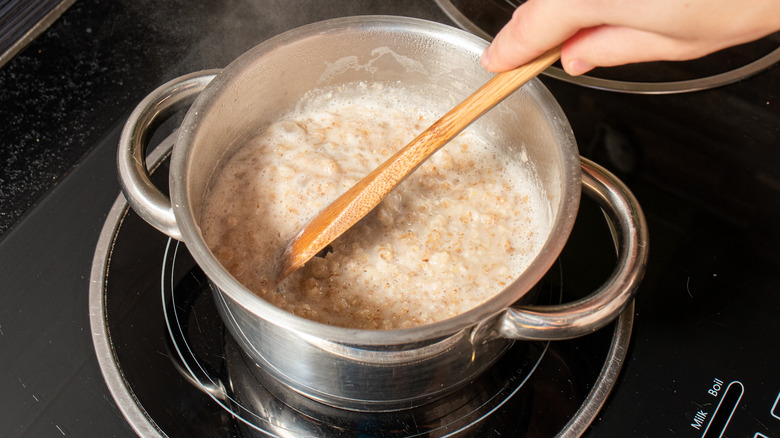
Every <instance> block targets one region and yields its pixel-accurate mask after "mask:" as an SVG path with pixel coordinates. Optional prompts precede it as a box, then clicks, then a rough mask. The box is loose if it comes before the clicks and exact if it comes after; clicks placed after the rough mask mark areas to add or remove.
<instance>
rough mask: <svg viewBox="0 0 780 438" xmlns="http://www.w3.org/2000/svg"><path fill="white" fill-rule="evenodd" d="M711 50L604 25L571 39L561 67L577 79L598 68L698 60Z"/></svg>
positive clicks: (564, 50)
mask: <svg viewBox="0 0 780 438" xmlns="http://www.w3.org/2000/svg"><path fill="white" fill-rule="evenodd" d="M638 48H641V49H638ZM708 49H709V47H705V46H703V45H700V44H698V43H697V41H685V40H679V39H675V38H670V37H667V36H664V35H660V34H656V33H652V32H647V31H644V30H638V29H632V28H628V27H619V26H606V25H604V26H598V27H594V28H589V29H583V30H581V31H579V32H577V33H576V34H575V35H574V36H572V37H571V38H569V39H568V40H567V41H566V43H565V44H564V46H563V49H562V51H561V64H562V65H563V68H564V70H566V73H568V74H570V75H572V76H577V75H581V74H584V73H587V72H588V71H590V70H592V69H593V68H594V67H611V66H616V65H623V64H631V63H636V62H645V61H659V60H665V61H681V60H687V59H694V58H698V57H700V56H703V55H705V54H706V53H707V52H708Z"/></svg>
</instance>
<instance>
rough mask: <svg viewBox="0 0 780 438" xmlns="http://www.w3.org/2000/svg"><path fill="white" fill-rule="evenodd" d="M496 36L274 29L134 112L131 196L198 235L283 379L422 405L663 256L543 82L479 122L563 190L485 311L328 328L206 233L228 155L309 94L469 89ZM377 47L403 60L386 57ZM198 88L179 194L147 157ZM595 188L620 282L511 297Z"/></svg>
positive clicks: (232, 308)
mask: <svg viewBox="0 0 780 438" xmlns="http://www.w3.org/2000/svg"><path fill="white" fill-rule="evenodd" d="M485 45H486V43H485V42H484V41H483V40H480V39H478V38H476V37H474V36H472V35H470V34H467V33H465V32H462V31H459V30H457V29H452V28H450V27H447V26H444V25H440V24H436V23H431V22H426V21H421V20H417V19H409V18H400V17H356V18H344V19H337V20H332V21H326V22H322V23H316V24H313V25H310V26H306V27H303V28H300V29H297V30H293V31H291V32H288V33H285V34H282V35H280V36H277V37H275V38H272V39H270V40H268V41H266V42H265V43H263V44H261V45H259V46H257V47H255V48H254V49H252V50H250V51H249V52H247V53H246V54H244V55H243V56H241V57H239V58H238V59H237V60H236V61H234V62H233V63H231V64H230V65H229V66H228V67H227V68H226V69H225V70H223V71H222V72H219V73H216V72H208V73H199V74H193V75H189V76H185V77H182V78H179V79H177V80H174V81H172V82H170V83H168V84H165V85H163V86H161V87H160V88H159V89H157V90H156V91H155V92H153V93H152V94H151V95H150V96H148V97H147V98H146V99H145V100H144V101H143V102H141V104H139V106H138V108H137V109H136V110H135V111H134V112H133V114H132V115H131V117H130V120H128V123H127V125H126V127H125V130H124V132H123V134H122V138H121V141H120V150H119V173H120V177H121V180H122V184H123V189H124V192H125V195H126V196H127V198H128V200H129V202H130V204H131V205H132V206H133V208H134V209H135V210H136V211H137V212H138V213H139V214H140V215H141V217H143V218H144V219H146V220H147V221H148V222H149V223H151V224H152V225H154V226H155V227H157V228H158V229H160V230H161V231H163V232H165V233H166V234H168V235H170V236H172V237H175V238H177V239H180V240H182V241H184V242H185V243H186V244H187V247H188V249H189V251H190V252H191V253H192V255H193V257H194V258H195V260H196V261H197V263H198V265H199V266H200V267H201V268H202V269H203V271H204V272H205V273H206V275H207V276H208V277H209V278H210V280H211V281H212V282H213V284H214V286H215V287H214V288H213V289H214V295H215V299H216V302H217V305H218V307H219V309H220V312H221V316H222V318H223V319H224V321H225V323H226V325H227V327H228V328H229V329H230V331H231V333H232V334H233V336H234V337H235V338H236V340H237V341H238V343H239V345H241V347H242V349H243V350H244V351H246V352H247V353H248V354H249V355H250V356H251V357H252V359H253V360H255V361H256V363H257V364H258V365H259V366H260V367H262V368H263V369H264V370H265V371H266V372H267V373H268V374H270V375H271V376H273V377H274V378H276V379H277V380H278V381H279V382H280V383H281V384H283V385H286V386H288V387H290V388H291V389H292V390H294V391H297V392H299V393H301V394H303V395H306V396H308V397H310V398H313V399H315V400H319V401H322V402H324V403H326V404H332V405H335V406H339V407H344V408H349V409H357V410H364V409H366V410H387V409H397V408H401V407H409V406H412V405H416V404H420V403H423V402H425V401H427V400H431V399H433V398H436V397H439V396H441V395H443V394H446V393H447V392H449V391H450V390H452V389H453V388H456V387H458V386H459V385H461V384H463V383H465V382H468V381H469V380H470V379H472V378H473V377H474V376H476V375H478V374H479V373H481V372H482V371H483V370H484V369H485V368H486V367H488V366H489V365H490V364H491V363H493V362H494V361H495V360H496V359H497V358H498V357H499V356H500V355H501V354H502V353H503V352H504V351H505V350H506V348H507V346H508V345H509V343H510V342H511V340H512V339H563V338H570V337H574V336H579V335H582V334H585V333H590V332H591V331H593V330H595V329H597V328H599V327H602V326H604V325H606V324H607V323H608V322H609V321H611V320H612V319H614V317H616V316H617V314H618V313H619V311H620V310H621V309H622V308H623V307H624V306H625V305H626V304H627V303H628V302H629V301H630V299H631V297H632V296H633V293H634V291H635V290H636V287H637V286H638V282H639V280H640V278H641V276H642V273H643V272H644V267H645V260H646V255H647V235H646V230H645V226H644V218H643V216H642V213H641V210H640V208H639V206H638V204H637V203H636V200H635V199H634V197H633V196H632V195H631V194H630V192H629V191H628V190H627V189H626V188H625V187H624V186H623V185H622V184H621V183H620V182H619V181H618V180H616V179H615V178H614V177H613V176H611V175H610V174H608V173H607V172H606V171H604V170H602V169H600V168H598V167H597V166H595V165H594V164H592V163H589V162H587V161H582V162H581V160H580V158H579V156H578V153H577V149H576V145H575V142H574V138H573V135H572V132H571V129H570V128H569V126H568V124H567V122H566V118H565V116H564V114H563V113H562V111H561V109H560V107H559V106H558V105H557V103H556V102H555V100H554V99H553V98H552V96H551V95H550V94H549V93H548V92H547V91H546V89H545V88H544V87H543V86H542V85H541V83H540V82H538V81H532V82H531V83H529V84H527V85H526V86H525V87H523V89H522V90H521V91H518V92H516V93H515V94H514V95H513V96H511V97H510V98H509V99H507V100H506V101H505V102H504V103H502V104H501V106H500V108H496V109H494V110H493V111H491V112H490V113H488V114H486V115H485V116H484V117H483V118H482V120H480V121H479V122H477V124H478V126H489V130H490V132H491V134H490V135H491V138H495V139H496V141H498V142H500V146H501V147H502V148H503V149H502V150H505V151H506V152H507V153H508V154H525V156H527V157H528V159H529V161H530V162H531V163H533V165H534V167H535V170H536V172H537V174H538V175H537V176H538V179H539V185H540V187H542V188H543V190H544V191H545V194H546V196H547V198H548V199H550V211H551V218H552V219H551V223H552V227H551V228H552V231H551V233H550V234H549V237H548V239H547V242H546V243H545V246H544V248H543V249H542V250H541V252H540V254H539V255H538V256H537V257H536V259H535V260H534V261H533V263H532V264H531V265H530V266H529V268H528V269H527V270H526V271H525V272H524V273H523V274H522V275H521V276H520V277H518V278H517V280H516V281H514V282H513V283H512V284H511V285H510V286H509V287H507V288H506V289H505V290H503V291H502V292H500V293H499V294H497V295H496V296H495V297H494V298H492V299H490V300H489V301H487V302H485V303H484V304H482V305H480V306H478V307H477V308H475V309H472V310H470V311H468V312H466V313H463V314H461V315H458V316H456V317H454V318H451V319H448V320H444V321H441V322H437V323H435V324H430V325H426V326H422V327H416V328H411V329H403V330H388V331H370V330H354V329H345V328H340V327H334V326H327V325H324V324H320V323H316V322H313V321H309V320H305V319H302V318H300V317H297V316H294V315H292V314H288V313H286V312H284V311H282V310H280V309H278V308H276V307H274V306H272V305H270V304H269V303H267V302H265V301H263V300H262V299H260V298H259V297H257V296H256V295H254V294H252V293H251V292H250V291H249V290H247V289H245V288H244V287H243V286H242V285H241V284H239V283H238V282H237V281H236V280H235V279H234V278H233V277H232V276H231V275H230V274H229V273H228V272H227V271H226V270H225V269H224V268H223V267H222V266H221V265H220V264H219V262H218V261H217V260H216V258H215V257H214V256H213V255H212V254H211V252H210V251H209V249H208V247H207V246H206V244H205V242H204V241H203V239H202V236H201V235H200V232H199V228H198V224H197V220H198V218H199V214H200V209H201V203H202V198H203V195H204V192H205V190H206V187H207V184H208V182H209V178H210V177H211V175H212V173H213V170H214V169H215V167H216V166H218V164H219V162H220V160H221V159H223V158H224V157H225V156H226V155H229V153H230V151H231V150H232V149H231V148H233V147H236V146H240V145H241V144H242V143H243V142H244V141H246V140H247V139H248V138H249V137H250V136H251V135H253V134H254V133H256V132H257V130H258V129H259V128H260V127H262V126H264V125H267V124H268V123H269V122H270V121H272V120H273V119H274V118H275V117H276V116H277V115H278V114H280V113H282V112H284V111H285V110H286V109H288V108H290V107H291V106H292V105H293V104H294V103H295V102H296V101H297V100H298V99H299V98H300V97H301V96H302V95H303V94H304V93H305V92H306V91H308V90H310V89H312V88H317V87H322V86H328V85H337V84H339V83H344V82H352V81H356V80H364V81H401V82H402V83H404V84H405V85H407V86H409V87H414V88H416V89H419V90H422V91H424V90H426V89H429V88H437V89H442V88H443V89H445V90H446V91H447V92H448V93H449V94H451V95H452V96H454V97H455V98H458V99H460V98H464V97H465V96H466V95H467V94H468V93H470V92H471V91H473V90H475V89H476V88H478V87H479V86H480V85H481V84H483V83H484V82H485V81H486V80H487V79H488V78H489V76H490V75H489V74H488V73H487V72H486V71H484V70H483V69H482V68H481V67H480V66H479V62H478V59H479V56H480V54H481V52H482V50H483V48H484V47H485ZM377 53H380V54H383V53H385V54H386V53H392V56H382V57H381V59H378V60H377V59H374V58H376V57H377ZM345 59H346V60H353V61H354V62H347V63H344V64H343V65H346V66H347V67H349V66H350V65H352V66H357V68H343V69H338V68H334V64H335V63H336V61H339V60H342V61H343V60H345ZM372 59H373V61H372ZM367 64H370V65H369V66H367ZM368 67H370V68H368ZM215 75H216V77H215ZM212 78H214V79H213V81H212ZM209 82H210V83H209ZM206 84H208V86H206ZM201 90H202V91H203V92H202V93H200V91H201ZM199 93H200V94H199ZM198 94H199V96H198V98H197V100H196V101H195V103H194V104H193V106H192V108H190V110H189V111H188V113H187V116H186V117H185V119H184V122H183V124H182V127H181V129H180V130H179V135H178V138H177V141H176V144H175V146H174V149H173V153H172V157H171V168H170V200H169V199H168V198H166V197H165V196H164V195H162V194H161V193H160V192H159V190H157V189H156V188H155V187H154V186H153V185H152V184H151V183H150V182H149V179H148V172H147V170H146V169H145V168H144V167H143V159H142V156H143V153H144V148H145V142H146V141H147V139H148V137H149V132H148V131H149V130H150V127H151V126H152V125H153V124H154V123H155V122H156V119H158V118H159V117H162V116H164V115H166V114H169V113H170V112H171V111H172V110H174V109H177V108H178V107H180V106H181V105H183V104H185V103H189V102H191V101H192V99H193V98H194V96H196V95H198ZM581 168H582V170H584V172H581V171H580V169H581ZM581 175H582V178H581ZM581 184H582V187H584V188H585V189H586V192H587V193H588V194H591V195H592V196H593V197H594V198H595V199H597V200H598V202H599V203H600V204H601V205H602V206H603V207H605V209H606V210H607V213H608V215H609V216H610V218H611V220H612V222H613V224H614V225H615V227H616V231H617V234H618V236H619V237H620V244H619V254H620V256H619V260H618V268H617V269H616V271H615V272H614V273H613V275H612V277H611V278H610V279H609V280H608V282H607V284H606V285H605V286H603V287H602V288H600V289H599V290H597V291H596V292H594V293H593V294H592V295H591V296H590V297H588V298H585V299H584V300H581V301H578V302H575V303H570V304H565V305H561V306H555V307H535V308H519V307H514V308H513V307H510V306H512V305H513V303H515V302H517V301H518V300H519V299H520V298H522V297H523V296H524V295H525V294H526V293H527V292H528V291H529V290H530V289H531V288H532V286H533V285H534V284H535V283H536V282H538V281H539V279H540V278H541V277H542V276H543V275H544V273H545V272H546V271H547V269H548V268H549V267H550V266H551V265H552V263H553V261H554V260H555V259H556V257H557V256H558V254H559V253H560V251H561V249H562V248H563V245H564V243H565V242H566V239H567V238H568V235H569V233H570V231H571V227H572V225H573V222H574V218H575V216H576V213H577V209H578V205H579V196H580V187H581Z"/></svg>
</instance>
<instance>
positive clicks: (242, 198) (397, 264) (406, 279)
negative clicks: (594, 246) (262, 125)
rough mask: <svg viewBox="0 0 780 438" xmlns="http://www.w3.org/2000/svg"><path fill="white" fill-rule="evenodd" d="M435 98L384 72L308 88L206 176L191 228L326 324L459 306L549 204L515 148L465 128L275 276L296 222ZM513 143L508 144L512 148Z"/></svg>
mask: <svg viewBox="0 0 780 438" xmlns="http://www.w3.org/2000/svg"><path fill="white" fill-rule="evenodd" d="M446 110H447V108H446V107H437V105H434V104H432V103H431V102H430V101H429V100H428V99H426V98H425V97H423V96H421V95H420V94H418V93H411V92H409V91H406V90H404V89H403V88H401V87H400V86H395V85H392V84H370V85H369V84H366V83H355V84H351V85H348V86H342V87H340V88H339V89H336V90H330V91H320V92H314V93H310V95H307V96H306V98H304V99H303V100H302V101H301V103H300V104H299V105H298V107H297V108H296V109H295V110H294V111H292V112H290V113H289V114H286V115H284V116H283V117H281V118H280V120H279V121H278V122H276V123H274V124H272V125H271V126H269V127H268V128H267V129H265V130H264V131H263V132H261V133H260V134H259V135H258V136H256V137H255V138H253V139H251V140H250V141H249V142H248V143H247V144H246V145H244V146H242V147H241V148H240V149H239V150H238V151H237V152H236V153H235V154H234V155H233V156H232V157H231V158H230V159H229V160H228V162H227V163H226V164H225V166H224V167H223V168H222V169H220V171H219V172H218V173H217V174H216V175H215V177H214V180H213V182H212V185H211V187H210V189H209V193H208V195H207V198H206V202H205V207H204V211H203V216H202V221H201V225H202V227H201V228H202V233H203V236H204V238H205V239H206V242H207V243H208V245H209V247H210V248H211V250H212V251H213V253H214V254H215V256H216V257H217V258H218V259H219V261H220V262H221V263H222V264H223V265H224V266H225V268H226V269H227V270H228V271H230V272H231V274H232V275H233V276H234V277H235V278H236V279H237V280H238V281H239V282H241V283H242V284H244V285H245V286H246V287H247V288H249V289H250V290H252V291H254V292H255V293H256V294H257V295H259V296H260V297H262V298H263V299H265V300H267V301H269V302H271V303H273V304H274V305H276V306H278V307H280V308H282V309H285V310H287V311H289V312H292V313H294V314H296V315H299V316H302V317H305V318H309V319H312V320H315V321H320V322H323V323H326V324H331V325H337V326H343V327H352V328H363V329H393V328H404V327H412V326H418V325H423V324H429V323H432V322H435V321H439V320H443V319H446V318H450V317H452V316H455V315H457V314H459V313H462V312H465V311H466V310H468V309H471V308H473V307H475V306H478V305H479V304H481V303H483V302H485V301H486V300H487V299H489V298H490V297H492V296H493V295H495V294H496V293H498V292H499V291H501V290H502V289H504V288H505V287H506V286H507V284H509V283H510V282H511V281H512V280H513V279H514V278H516V277H517V276H518V275H519V274H520V273H521V272H522V271H523V270H524V269H525V268H526V267H527V266H528V264H529V263H530V262H531V261H532V260H533V258H534V257H535V256H536V254H537V253H538V251H539V249H540V248H541V246H542V245H543V243H544V239H545V238H546V236H547V233H548V230H549V222H550V220H549V218H548V214H549V212H548V211H549V210H548V207H547V204H546V203H545V202H546V201H545V199H544V196H543V194H542V193H541V191H540V189H539V188H538V186H537V184H535V183H534V176H533V172H532V169H531V166H530V164H529V163H527V160H522V159H520V158H519V157H515V158H514V159H512V158H508V157H507V156H506V155H505V154H502V153H501V152H499V151H498V150H497V149H496V148H494V147H492V146H491V144H490V143H488V142H486V141H485V140H484V139H483V138H481V137H480V136H478V135H477V134H476V133H475V132H472V130H471V129H467V130H466V131H464V132H463V133H462V134H461V135H459V136H458V137H456V138H455V139H454V140H453V141H452V142H450V143H449V144H448V145H446V146H444V147H443V148H442V149H441V150H439V151H438V152H436V153H435V154H434V155H433V156H432V157H431V158H430V159H429V160H428V161H426V162H425V163H423V164H422V166H421V167H420V168H419V169H417V171H416V172H414V173H413V174H412V175H410V176H409V177H408V178H407V179H406V180H405V181H404V182H402V183H401V184H400V185H399V186H398V187H397V188H396V189H395V190H394V191H393V192H392V193H391V194H390V195H389V196H388V197H387V198H386V199H385V200H384V201H383V202H382V203H381V204H380V205H379V206H378V207H377V208H376V209H375V210H374V211H373V212H371V213H370V214H369V215H368V216H366V217H365V218H364V219H363V220H361V221H360V222H359V223H358V224H356V225H355V226H354V227H353V228H352V229H350V230H349V231H347V232H346V233H345V234H344V235H342V236H341V237H340V238H338V239H337V240H336V241H334V242H333V243H332V244H331V248H332V251H329V252H327V254H325V255H324V257H314V258H313V259H312V260H310V261H309V262H308V263H307V264H306V265H305V266H304V267H303V268H301V269H300V270H298V271H297V272H295V273H294V274H293V275H292V276H290V277H289V278H288V279H287V280H285V281H284V282H283V283H282V284H281V285H278V287H277V285H274V284H272V282H271V279H273V277H274V274H275V267H276V263H277V258H278V256H279V255H280V254H281V251H282V250H283V248H284V246H285V245H286V244H287V242H289V241H290V240H291V239H292V237H293V236H294V234H295V233H296V232H297V231H298V230H299V229H300V228H301V227H302V226H303V225H305V224H306V223H307V222H308V221H309V220H310V219H311V218H312V217H314V215H315V214H316V213H317V212H318V211H319V210H321V209H322V208H324V207H325V206H326V205H328V204H329V203H330V202H332V201H333V200H335V199H336V198H337V197H338V196H339V195H340V194H342V193H343V192H344V191H346V190H347V189H348V188H349V187H351V186H352V185H354V184H355V183H357V182H358V181H359V180H360V179H361V178H362V177H363V176H365V175H366V174H367V173H368V172H370V171H371V170H373V169H374V168H375V167H376V166H378V165H379V164H380V163H382V162H383V161H384V160H385V159H387V158H388V157H389V156H390V155H392V154H393V153H394V152H395V151H396V150H398V149H399V148H401V147H403V146H404V145H405V144H406V143H408V142H409V141H410V140H412V139H413V138H414V137H415V136H416V135H417V134H419V133H420V132H421V131H422V130H423V129H425V128H426V127H428V126H429V125H430V124H432V123H433V122H434V121H435V120H436V119H437V118H438V117H440V116H441V114H443V113H444V112H445V111H446ZM518 155H520V154H518Z"/></svg>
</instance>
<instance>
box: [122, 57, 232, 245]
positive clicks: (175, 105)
mask: <svg viewBox="0 0 780 438" xmlns="http://www.w3.org/2000/svg"><path fill="white" fill-rule="evenodd" d="M218 72H219V70H205V71H200V72H195V73H190V74H188V75H184V76H181V77H178V78H176V79H173V80H172V81H169V82H167V83H165V84H163V85H161V86H160V87H158V88H157V89H156V90H154V91H152V92H151V93H150V94H149V95H148V96H146V98H144V100H142V101H141V102H140V103H139V104H138V106H136V108H135V109H134V110H133V112H132V113H131V114H130V117H129V118H128V119H127V122H125V126H124V128H123V129H122V135H121V136H120V138H119V151H118V153H117V167H118V170H119V181H120V183H121V184H122V192H123V193H124V195H125V197H126V198H127V202H128V203H129V204H130V205H131V206H132V207H133V210H135V212H136V213H138V215H139V216H141V218H143V219H144V220H145V221H146V222H148V223H149V224H151V225H152V226H154V227H155V228H157V229H158V230H160V231H162V232H163V233H165V234H167V235H168V236H170V237H173V238H174V239H177V240H181V232H180V231H179V227H178V225H176V217H175V216H174V214H173V206H171V200H170V199H168V197H167V196H165V195H164V194H163V193H162V192H161V191H160V190H159V189H158V188H157V187H156V186H155V185H154V184H153V183H152V181H151V180H150V179H149V170H148V169H147V168H146V164H145V163H146V160H145V157H146V147H147V145H148V143H149V139H150V138H151V136H152V133H153V132H154V130H155V129H156V128H157V127H158V126H159V124H160V123H161V122H162V121H164V120H165V119H167V118H168V117H169V116H171V115H172V114H173V113H174V112H176V111H178V110H180V109H183V108H186V107H188V106H189V105H191V104H192V102H193V101H194V100H195V98H196V97H197V96H198V94H200V92H201V91H203V89H204V88H205V87H206V85H208V83H209V82H211V80H212V79H214V76H216V74H217V73H218Z"/></svg>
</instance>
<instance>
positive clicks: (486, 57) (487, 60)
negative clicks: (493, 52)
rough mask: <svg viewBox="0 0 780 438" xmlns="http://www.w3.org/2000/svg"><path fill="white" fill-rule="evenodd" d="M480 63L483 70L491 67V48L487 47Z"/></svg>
mask: <svg viewBox="0 0 780 438" xmlns="http://www.w3.org/2000/svg"><path fill="white" fill-rule="evenodd" d="M479 63H480V64H482V67H483V68H488V66H489V65H490V46H487V47H486V48H485V50H484V51H483V52H482V57H481V58H480V59H479Z"/></svg>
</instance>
